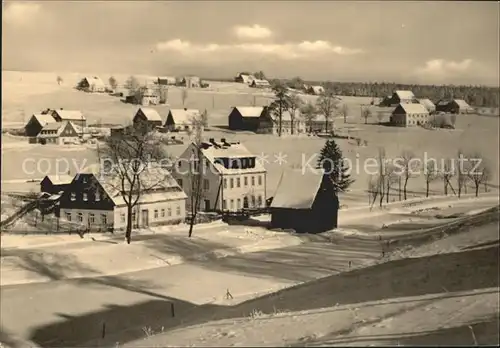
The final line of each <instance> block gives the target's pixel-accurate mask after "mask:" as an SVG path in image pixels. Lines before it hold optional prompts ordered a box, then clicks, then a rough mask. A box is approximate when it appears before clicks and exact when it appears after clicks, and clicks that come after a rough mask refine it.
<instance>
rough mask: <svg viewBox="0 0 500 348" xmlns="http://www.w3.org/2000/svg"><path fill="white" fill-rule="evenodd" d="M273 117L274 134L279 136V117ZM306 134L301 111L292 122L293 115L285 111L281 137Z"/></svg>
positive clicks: (282, 118) (297, 112)
mask: <svg viewBox="0 0 500 348" xmlns="http://www.w3.org/2000/svg"><path fill="white" fill-rule="evenodd" d="M272 117H273V121H274V122H273V131H272V133H273V134H279V117H278V116H277V115H274V114H273V115H272ZM332 123H333V122H332ZM305 132H306V125H305V122H304V121H303V120H302V119H301V117H300V113H299V111H296V112H295V117H294V118H293V122H292V115H291V113H290V112H289V111H284V112H283V113H282V115H281V135H291V134H301V133H305Z"/></svg>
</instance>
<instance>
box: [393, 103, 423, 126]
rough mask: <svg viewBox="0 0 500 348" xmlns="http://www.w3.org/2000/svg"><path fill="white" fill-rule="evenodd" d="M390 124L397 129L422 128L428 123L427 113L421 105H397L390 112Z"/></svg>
mask: <svg viewBox="0 0 500 348" xmlns="http://www.w3.org/2000/svg"><path fill="white" fill-rule="evenodd" d="M390 123H391V124H392V125H394V126H398V127H409V126H410V127H411V126H423V125H426V124H428V123H429V111H428V110H427V109H426V107H425V106H423V105H422V104H413V103H412V104H407V103H403V104H399V105H398V106H397V107H396V108H395V109H394V111H393V112H392V115H391V118H390Z"/></svg>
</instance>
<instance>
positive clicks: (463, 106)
mask: <svg viewBox="0 0 500 348" xmlns="http://www.w3.org/2000/svg"><path fill="white" fill-rule="evenodd" d="M436 111H437V112H446V113H451V114H468V113H473V112H474V109H473V108H472V107H471V106H470V105H469V104H467V102H466V101H465V100H463V99H452V100H440V101H439V102H438V103H437V104H436Z"/></svg>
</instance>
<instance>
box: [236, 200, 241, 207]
mask: <svg viewBox="0 0 500 348" xmlns="http://www.w3.org/2000/svg"><path fill="white" fill-rule="evenodd" d="M236 208H237V209H241V198H238V201H237V207H236Z"/></svg>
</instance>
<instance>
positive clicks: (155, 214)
mask: <svg viewBox="0 0 500 348" xmlns="http://www.w3.org/2000/svg"><path fill="white" fill-rule="evenodd" d="M154 216H155V219H158V209H155V212H154Z"/></svg>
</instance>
